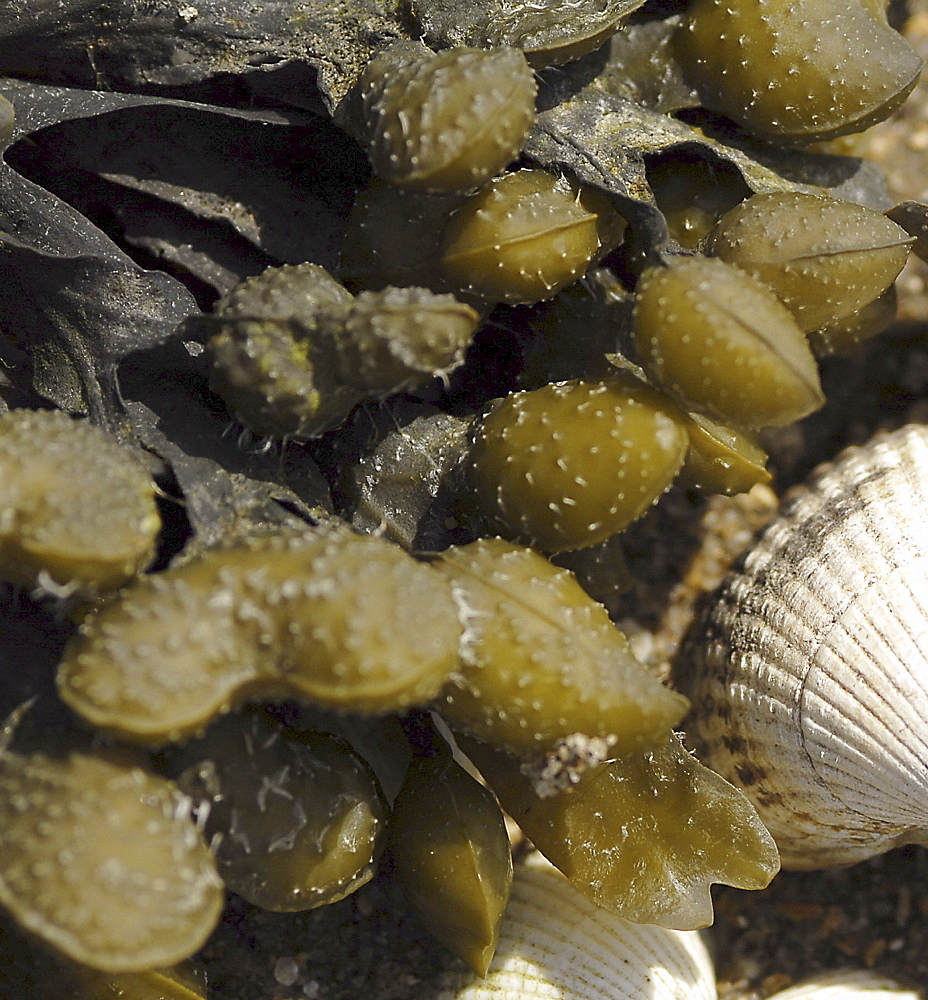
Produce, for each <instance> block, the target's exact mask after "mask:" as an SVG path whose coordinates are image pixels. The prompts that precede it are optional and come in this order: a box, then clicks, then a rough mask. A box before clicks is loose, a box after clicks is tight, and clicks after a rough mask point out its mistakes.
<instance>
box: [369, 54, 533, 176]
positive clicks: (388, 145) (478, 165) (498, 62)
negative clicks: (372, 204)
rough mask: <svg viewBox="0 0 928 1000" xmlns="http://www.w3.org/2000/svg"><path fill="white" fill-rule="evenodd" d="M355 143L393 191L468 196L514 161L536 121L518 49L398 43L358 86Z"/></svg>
mask: <svg viewBox="0 0 928 1000" xmlns="http://www.w3.org/2000/svg"><path fill="white" fill-rule="evenodd" d="M357 86H358V90H359V91H360V102H361V105H362V107H363V111H362V115H361V117H362V121H363V126H362V128H361V132H362V134H361V136H360V138H361V139H362V141H363V142H364V143H365V144H366V146H367V148H368V155H369V156H370V160H371V166H372V167H373V170H374V173H375V174H377V175H378V176H379V177H382V178H384V180H387V181H390V183H392V184H396V185H397V186H398V187H402V188H407V189H416V190H425V191H433V192H450V191H468V190H470V189H471V188H475V187H477V186H478V185H479V184H483V183H484V182H485V181H487V180H489V179H490V178H491V177H493V176H494V175H495V174H498V173H499V172H500V171H501V170H502V169H503V168H504V167H505V166H506V165H507V164H509V163H511V162H512V160H514V159H515V158H516V156H518V153H519V150H520V149H521V148H522V145H523V143H524V142H525V138H526V136H527V135H528V130H529V128H530V127H531V125H532V122H533V121H534V120H535V78H534V74H533V73H532V71H531V69H530V68H529V66H528V63H526V61H525V58H524V56H523V55H522V53H521V52H519V50H518V49H513V48H497V49H491V50H489V51H486V50H483V49H475V48H467V47H461V46H456V47H454V48H450V49H445V50H444V51H442V52H437V53H436V52H431V51H430V50H429V49H427V48H426V47H425V46H424V45H421V44H419V43H413V42H399V43H397V44H395V45H393V46H391V47H390V48H389V49H386V50H385V51H384V52H381V53H379V54H378V55H377V56H375V57H374V59H373V60H371V62H370V63H369V64H368V65H367V67H366V69H365V70H364V72H363V73H362V74H361V77H360V79H359V81H358V84H357Z"/></svg>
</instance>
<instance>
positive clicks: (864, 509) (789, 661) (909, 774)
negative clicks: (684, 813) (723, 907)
mask: <svg viewBox="0 0 928 1000" xmlns="http://www.w3.org/2000/svg"><path fill="white" fill-rule="evenodd" d="M706 629H707V631H705V632H703V638H702V640H701V642H699V643H698V645H697V647H696V648H695V649H694V648H691V649H690V653H691V654H692V665H691V666H687V665H686V664H684V665H683V667H682V671H683V676H681V684H682V687H683V688H684V690H686V692H687V693H688V694H690V696H691V698H692V699H693V704H694V722H693V724H692V728H691V732H692V734H693V735H694V737H695V742H696V744H697V747H699V748H700V749H702V750H703V751H704V754H703V759H704V762H705V763H707V764H708V765H709V766H710V767H713V768H715V769H716V770H718V771H719V772H721V773H722V774H723V775H724V776H725V777H727V778H728V779H729V780H730V781H732V782H733V783H734V784H736V785H738V786H739V787H741V788H743V789H744V791H745V792H746V793H747V795H748V796H749V797H750V798H751V800H752V801H753V802H754V804H755V806H756V807H757V810H758V812H759V813H760V816H761V819H762V820H763V821H764V822H765V823H766V824H767V826H768V827H769V829H770V832H771V833H772V834H773V836H774V838H775V839H776V841H777V845H778V847H779V848H780V853H781V856H782V860H783V865H784V867H792V868H816V867H825V866H828V865H833V864H846V863H851V862H854V861H859V860H862V859H863V858H867V857H870V856H871V855H874V854H878V853H880V852H881V851H885V850H888V849H889V848H891V847H894V846H896V845H898V844H903V843H913V842H915V843H918V842H925V839H926V836H928V658H926V657H928V429H926V428H924V427H920V426H907V427H903V428H902V429H901V430H899V431H895V432H893V433H891V434H882V435H878V436H877V437H876V438H874V439H873V440H872V441H871V442H870V443H869V444H867V445H865V446H863V447H861V448H852V449H848V451H846V452H845V453H844V454H843V455H841V456H840V457H839V459H838V460H837V461H836V462H835V463H834V464H833V465H830V466H827V467H823V468H822V469H820V470H818V472H817V474H816V475H815V476H814V477H813V479H812V481H811V483H810V484H809V487H808V488H807V489H805V490H804V491H802V492H801V493H800V494H799V495H798V496H795V497H794V498H793V499H791V500H790V501H789V502H788V503H787V504H786V505H785V507H784V509H783V512H782V514H781V516H780V517H779V519H778V520H776V521H775V522H774V523H773V524H772V525H770V527H769V528H768V529H767V530H766V531H765V532H764V533H763V535H762V536H761V538H760V540H759V542H758V543H757V544H756V545H755V547H754V548H753V549H752V550H751V551H750V552H749V553H748V555H747V556H746V558H745V559H744V561H743V565H742V566H741V568H740V569H739V570H737V571H735V572H734V573H733V574H731V575H730V576H729V578H728V579H727V580H726V582H725V583H724V584H723V585H722V587H721V589H720V591H719V593H718V595H717V596H716V599H715V602H714V605H713V606H712V608H711V610H710V613H709V615H708V617H707V626H706ZM706 635H708V639H706V638H705V636H706ZM687 671H692V674H691V676H686V672H687Z"/></svg>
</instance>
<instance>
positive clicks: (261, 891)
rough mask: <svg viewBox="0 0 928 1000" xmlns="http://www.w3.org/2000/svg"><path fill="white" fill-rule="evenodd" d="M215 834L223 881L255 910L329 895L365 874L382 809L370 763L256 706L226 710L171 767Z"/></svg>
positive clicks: (376, 844) (334, 897)
mask: <svg viewBox="0 0 928 1000" xmlns="http://www.w3.org/2000/svg"><path fill="white" fill-rule="evenodd" d="M176 768H182V770H181V773H180V774H179V777H178V785H179V786H180V788H181V789H183V790H184V791H185V792H186V793H187V794H189V795H190V797H191V798H192V799H193V800H194V802H196V803H198V804H199V805H198V809H202V808H203V807H204V805H205V806H206V816H207V819H206V824H205V828H204V829H205V833H206V835H207V837H208V838H210V839H211V840H212V839H213V838H215V842H216V844H217V846H216V848H215V853H216V862H217V865H218V867H219V871H220V874H221V875H222V877H223V880H224V881H225V883H226V886H227V887H228V888H229V889H230V890H231V891H232V892H236V893H238V894H239V895H240V896H243V897H244V898H245V899H247V900H248V901H249V902H250V903H253V904H255V905H256V906H260V907H262V908H263V909H265V910H274V911H277V912H292V911H297V910H308V909H312V908H314V907H317V906H323V905H325V904H327V903H334V902H337V901H338V900H339V899H343V898H344V897H345V896H347V895H349V894H350V893H352V892H354V891H355V890H356V889H359V888H360V887H361V886H362V885H364V884H365V883H366V882H368V881H369V880H370V879H371V878H372V877H373V875H374V871H375V868H376V864H377V860H378V859H379V857H380V852H381V850H382V848H383V841H384V833H385V830H386V825H385V824H386V817H387V807H386V803H385V802H384V799H383V795H382V794H381V791H380V787H379V785H378V784H377V780H376V778H375V777H374V775H373V773H372V772H371V770H370V768H369V767H368V766H367V765H366V764H365V763H364V761H362V760H361V759H360V758H359V757H358V756H357V754H356V753H354V752H353V751H352V749H351V748H350V747H349V745H348V744H347V743H346V742H345V741H344V740H342V739H339V738H338V737H337V736H334V735H331V734H329V733H300V732H298V731H296V730H292V729H286V728H284V727H283V726H282V725H281V724H280V723H279V722H277V721H276V720H274V719H271V718H270V717H269V716H267V715H265V714H263V713H261V712H244V713H233V714H231V715H226V716H224V717H223V718H221V719H218V720H217V721H216V722H214V723H213V724H212V725H211V726H210V727H209V729H208V730H207V731H206V733H205V734H204V735H203V736H202V737H200V738H199V739H196V740H192V741H190V742H189V743H186V744H185V745H184V747H183V748H182V750H181V751H180V753H179V755H178V757H177V758H176V759H174V760H173V762H172V769H176Z"/></svg>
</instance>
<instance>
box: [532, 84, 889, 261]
mask: <svg viewBox="0 0 928 1000" xmlns="http://www.w3.org/2000/svg"><path fill="white" fill-rule="evenodd" d="M674 150H680V151H686V152H688V153H694V152H695V153H697V154H698V155H702V156H704V157H705V158H706V159H707V160H709V161H710V162H721V163H727V164H729V165H731V166H733V167H734V168H735V169H736V170H737V171H738V172H739V174H740V175H741V176H742V177H743V179H744V181H745V183H746V184H747V185H748V187H749V188H750V189H751V190H752V191H754V192H758V193H759V192H767V191H810V190H819V191H821V189H822V188H826V189H827V190H828V192H829V193H831V194H833V195H834V197H838V198H841V197H843V198H847V199H848V200H853V201H858V202H861V203H864V204H870V203H879V202H880V201H881V200H882V199H884V198H885V187H884V183H885V182H883V180H882V177H881V176H880V175H879V173H878V171H875V170H873V169H871V166H872V165H870V164H867V163H866V161H862V160H858V159H855V158H853V157H844V156H823V155H820V154H806V153H803V152H798V151H791V153H790V156H789V159H788V161H785V160H781V159H777V158H776V157H772V156H771V158H770V159H769V162H768V160H767V159H766V158H765V159H763V160H761V159H760V154H759V151H757V150H751V151H750V152H747V151H745V150H744V149H742V148H738V147H737V146H735V145H728V144H726V143H724V142H721V141H717V140H716V139H713V138H709V137H707V136H706V135H704V134H703V133H701V132H697V131H696V130H694V129H692V128H690V126H689V125H687V124H686V123H685V122H682V121H678V120H677V119H675V118H672V117H670V116H668V115H665V114H660V113H658V112H656V111H652V110H649V109H648V108H645V107H642V106H640V105H638V104H635V103H633V102H631V101H628V100H625V99H624V98H622V97H619V96H616V95H615V94H608V93H603V92H600V91H598V90H597V89H596V88H595V87H588V88H586V89H584V90H581V91H579V92H578V93H576V94H574V95H573V96H571V97H568V98H567V99H566V100H564V101H563V102H562V103H560V104H557V105H555V106H553V107H549V108H548V109H547V110H545V111H543V112H541V113H540V114H539V115H538V117H537V120H536V122H535V125H534V126H533V128H532V130H531V132H530V133H529V136H528V140H527V141H526V145H525V152H526V153H527V154H528V155H529V156H531V157H532V158H533V159H534V160H536V161H537V162H538V163H540V164H541V165H542V166H545V167H555V168H557V167H560V168H564V167H566V168H567V169H569V170H571V171H573V172H574V173H575V174H576V175H577V177H578V178H579V179H580V180H581V181H585V182H587V183H589V184H594V185H596V186H597V187H600V188H603V189H604V190H606V191H609V192H611V193H612V194H613V195H616V196H618V201H619V206H618V207H619V210H620V211H621V212H622V213H623V214H625V215H627V216H628V218H629V221H630V222H631V223H632V226H633V235H634V238H635V239H636V241H637V243H636V247H635V249H634V250H633V257H634V256H638V257H639V258H640V259H647V258H648V257H649V256H650V255H652V254H653V253H654V251H659V250H661V249H663V247H664V246H665V245H666V244H667V242H668V235H667V229H666V224H665V222H664V218H663V216H662V215H661V214H660V212H659V211H658V210H657V207H656V205H655V203H654V196H653V193H652V192H651V189H650V187H649V185H648V182H647V177H646V171H645V168H646V162H647V157H650V156H653V155H655V154H658V153H663V154H671V153H672V152H673V151H674Z"/></svg>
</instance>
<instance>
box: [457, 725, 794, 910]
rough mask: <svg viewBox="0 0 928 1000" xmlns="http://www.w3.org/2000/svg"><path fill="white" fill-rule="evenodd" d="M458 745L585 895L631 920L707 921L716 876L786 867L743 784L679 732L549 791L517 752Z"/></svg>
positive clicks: (752, 883) (748, 884)
mask: <svg viewBox="0 0 928 1000" xmlns="http://www.w3.org/2000/svg"><path fill="white" fill-rule="evenodd" d="M461 745H462V747H463V749H464V750H465V752H466V753H467V755H468V756H469V757H470V758H471V759H472V760H473V762H474V763H475V764H476V765H477V767H478V768H479V769H480V772H481V774H483V776H484V778H486V780H487V783H488V784H489V785H490V787H491V788H492V789H493V791H494V792H496V794H497V795H498V796H499V800H500V803H501V804H502V806H503V808H504V809H505V810H506V812H508V813H509V815H511V816H512V818H513V819H514V820H515V821H516V822H517V823H518V824H519V826H520V827H521V828H522V830H523V832H524V833H525V835H526V836H527V837H528V838H529V839H530V840H531V841H532V843H533V844H534V845H535V847H537V848H538V850H539V851H541V853H542V854H544V856H545V857H546V858H547V859H548V860H549V861H550V862H551V863H552V864H553V865H554V866H555V867H557V868H559V869H560V870H561V871H562V872H563V873H564V874H565V875H566V876H567V877H568V878H569V879H570V881H571V882H572V883H573V884H574V885H575V886H576V887H577V888H578V889H579V890H580V891H581V892H582V893H583V894H584V895H585V896H587V897H588V898H589V899H591V900H592V901H593V902H594V903H597V904H598V905H599V906H602V907H604V908H605V909H607V910H610V911H611V912H613V913H617V914H619V916H622V917H625V919H627V920H632V921H635V922H637V923H649V924H660V925H661V926H663V927H673V928H678V929H680V930H692V929H694V928H697V927H706V926H708V925H709V924H711V923H712V915H713V914H712V897H711V895H710V893H709V887H710V886H711V885H712V884H713V883H715V882H721V883H723V884H725V885H733V886H737V887H738V888H741V889H762V888H764V886H766V885H767V884H768V883H769V882H770V880H771V879H772V878H773V876H774V875H775V874H776V873H777V871H778V870H779V867H780V863H779V856H778V854H777V849H776V845H775V844H774V842H773V838H772V837H771V836H770V834H769V833H768V832H767V829H766V827H764V825H763V823H761V821H760V819H759V818H758V816H757V813H756V812H755V811H754V807H753V806H752V805H751V803H750V802H749V801H748V799H747V798H746V797H745V795H744V793H743V792H741V791H740V790H738V789H736V788H734V787H733V786H732V785H730V784H729V783H728V782H727V781H725V779H724V778H721V777H719V775H717V774H716V773H715V772H714V771H710V770H709V769H708V768H706V767H703V766H702V764H700V763H699V762H698V761H697V760H696V758H695V757H692V756H691V755H690V754H689V752H688V751H687V750H686V749H685V748H684V747H683V745H682V744H681V743H680V740H679V738H678V737H677V736H675V735H674V736H670V737H668V738H667V740H666V741H665V742H664V743H663V745H662V746H660V747H658V748H656V749H650V750H641V751H638V752H636V753H632V754H629V755H627V756H624V757H616V758H614V759H612V760H608V761H606V762H604V763H602V764H600V765H599V766H598V767H596V768H594V769H593V770H591V771H588V772H587V773H586V774H585V775H583V776H582V777H581V778H580V781H579V782H578V783H577V784H575V785H574V786H573V787H572V788H571V789H570V790H569V791H564V792H560V793H558V794H556V795H553V796H549V797H545V798H542V797H540V796H539V795H538V793H537V792H536V790H535V789H534V787H533V784H532V782H531V779H530V778H529V777H527V776H526V775H525V774H524V773H523V770H522V769H521V766H520V761H519V759H518V758H516V757H513V756H509V755H507V754H505V753H502V752H501V751H499V750H493V749H491V748H490V747H489V746H487V745H486V744H480V743H477V741H475V740H472V739H464V740H462V744H461Z"/></svg>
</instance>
